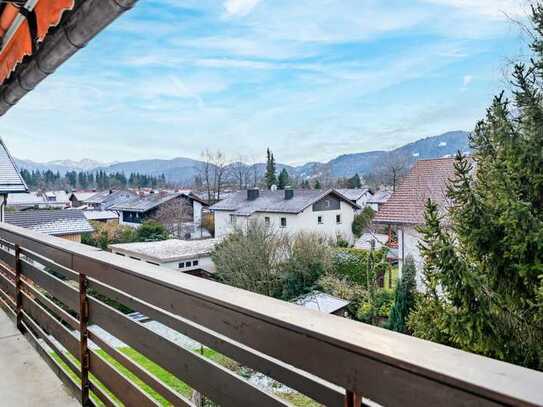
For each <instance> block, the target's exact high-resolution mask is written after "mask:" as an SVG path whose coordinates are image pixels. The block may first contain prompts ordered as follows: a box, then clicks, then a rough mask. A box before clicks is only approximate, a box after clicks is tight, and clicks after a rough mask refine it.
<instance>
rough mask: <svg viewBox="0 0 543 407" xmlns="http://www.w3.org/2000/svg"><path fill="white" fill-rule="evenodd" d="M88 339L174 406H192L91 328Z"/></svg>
mask: <svg viewBox="0 0 543 407" xmlns="http://www.w3.org/2000/svg"><path fill="white" fill-rule="evenodd" d="M88 333H89V339H90V340H91V341H92V342H94V343H95V344H96V345H98V346H99V347H100V348H101V349H102V350H103V351H105V352H106V353H107V354H108V355H109V356H111V357H112V358H114V359H115V360H116V361H117V362H119V363H120V364H121V365H123V366H124V367H125V368H127V369H128V370H130V371H131V372H132V373H134V374H135V375H136V376H137V377H138V378H139V379H140V380H142V381H143V382H145V383H147V384H148V385H149V386H150V387H152V388H153V390H155V391H156V392H157V393H158V394H160V395H161V396H162V397H164V398H165V399H166V400H168V401H169V402H170V403H172V404H173V405H174V406H189V407H190V406H192V403H191V402H190V401H189V400H187V399H185V398H184V397H183V396H181V395H179V394H177V393H176V392H175V391H174V390H173V389H171V388H170V387H169V386H168V385H167V384H165V383H162V381H160V379H158V378H156V377H154V376H153V375H152V374H150V373H148V372H147V371H146V370H145V369H143V368H142V367H141V366H139V365H138V364H137V363H136V362H133V361H132V360H131V359H130V358H129V357H127V356H125V355H123V354H122V353H121V352H119V351H118V350H116V349H115V348H113V347H112V346H110V345H109V344H108V343H107V342H106V341H104V340H103V339H101V338H100V336H99V335H97V334H95V333H94V332H93V331H92V327H91V328H90V329H89V332H88Z"/></svg>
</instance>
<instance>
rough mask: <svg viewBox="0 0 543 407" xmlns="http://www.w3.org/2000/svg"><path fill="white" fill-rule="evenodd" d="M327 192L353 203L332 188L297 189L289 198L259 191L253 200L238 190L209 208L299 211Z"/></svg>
mask: <svg viewBox="0 0 543 407" xmlns="http://www.w3.org/2000/svg"><path fill="white" fill-rule="evenodd" d="M329 194H334V195H336V196H337V197H339V198H340V199H342V200H344V201H345V202H348V203H349V204H350V205H353V206H355V207H357V208H358V206H357V205H355V204H353V203H352V202H351V201H350V200H349V199H348V198H347V197H345V196H344V195H342V194H340V193H339V192H337V191H336V190H334V189H329V190H327V191H321V190H307V189H299V190H296V191H294V196H293V197H292V198H291V199H285V191H260V192H259V197H258V198H257V199H255V200H254V201H249V200H247V191H239V192H236V193H234V194H232V195H231V196H229V197H228V198H226V199H224V200H222V201H220V202H218V203H216V204H215V205H213V206H212V207H211V208H210V209H211V210H214V211H234V213H235V214H237V215H240V216H250V215H251V214H253V213H255V212H279V213H300V212H301V211H303V210H304V209H305V208H307V207H308V206H310V205H312V204H313V203H315V202H317V201H319V200H320V199H322V198H324V197H325V196H327V195H329Z"/></svg>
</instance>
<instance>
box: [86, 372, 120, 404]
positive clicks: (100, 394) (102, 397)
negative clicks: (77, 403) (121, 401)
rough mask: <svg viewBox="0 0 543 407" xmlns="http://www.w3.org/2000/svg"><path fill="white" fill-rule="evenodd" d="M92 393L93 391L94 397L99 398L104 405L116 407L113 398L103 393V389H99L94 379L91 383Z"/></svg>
mask: <svg viewBox="0 0 543 407" xmlns="http://www.w3.org/2000/svg"><path fill="white" fill-rule="evenodd" d="M90 391H92V392H93V393H94V395H95V396H96V397H98V399H99V400H100V401H101V402H102V403H104V405H105V406H106V407H116V404H115V402H114V401H113V399H112V398H111V397H109V395H108V394H107V393H105V392H104V391H102V389H101V388H100V387H98V386H97V385H95V384H94V383H93V381H92V378H91V382H90Z"/></svg>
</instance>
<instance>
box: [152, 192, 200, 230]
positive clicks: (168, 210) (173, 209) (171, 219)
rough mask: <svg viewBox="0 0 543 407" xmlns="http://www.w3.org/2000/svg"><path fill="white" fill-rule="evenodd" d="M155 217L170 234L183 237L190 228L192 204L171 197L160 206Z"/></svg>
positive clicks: (192, 216)
mask: <svg viewBox="0 0 543 407" xmlns="http://www.w3.org/2000/svg"><path fill="white" fill-rule="evenodd" d="M155 219H156V220H157V221H158V222H160V223H161V224H162V225H164V227H165V228H166V230H167V231H168V233H169V234H170V235H172V236H174V237H176V238H178V239H179V238H183V237H184V236H185V235H186V234H187V233H190V231H191V230H192V227H191V223H192V221H193V219H194V214H193V210H192V205H191V204H190V202H189V201H188V200H185V199H172V200H171V201H169V202H166V203H165V204H162V205H161V206H160V209H159V210H158V212H157V214H156V215H155Z"/></svg>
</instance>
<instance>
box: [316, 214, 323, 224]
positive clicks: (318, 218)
mask: <svg viewBox="0 0 543 407" xmlns="http://www.w3.org/2000/svg"><path fill="white" fill-rule="evenodd" d="M317 223H318V224H319V225H322V216H317Z"/></svg>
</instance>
